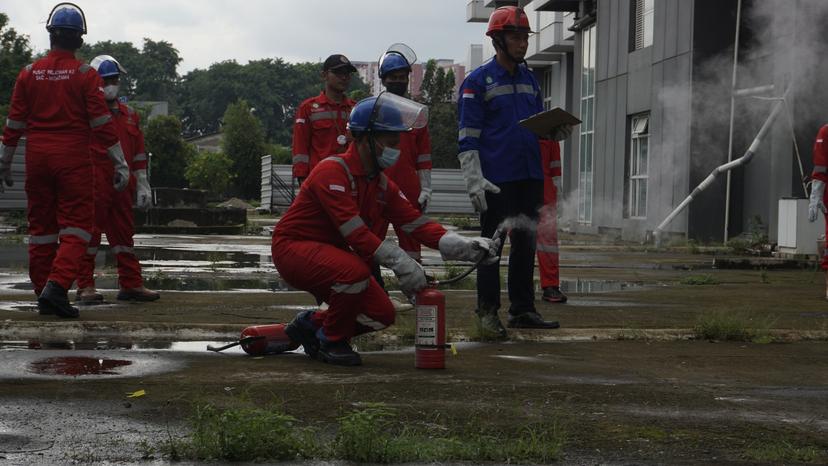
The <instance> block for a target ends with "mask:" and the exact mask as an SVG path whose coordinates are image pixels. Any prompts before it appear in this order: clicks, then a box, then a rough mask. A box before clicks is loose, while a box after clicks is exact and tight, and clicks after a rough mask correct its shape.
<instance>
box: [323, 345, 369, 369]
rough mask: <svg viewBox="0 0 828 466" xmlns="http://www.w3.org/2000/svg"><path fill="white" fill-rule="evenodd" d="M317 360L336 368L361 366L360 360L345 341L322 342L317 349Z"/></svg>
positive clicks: (357, 354)
mask: <svg viewBox="0 0 828 466" xmlns="http://www.w3.org/2000/svg"><path fill="white" fill-rule="evenodd" d="M319 359H320V360H321V361H324V362H327V363H328V364H334V365H336V366H361V365H362V358H361V357H360V356H359V353H357V352H356V351H354V349H353V348H351V345H349V344H348V342H347V341H346V340H339V341H323V342H322V345H321V346H320V347H319Z"/></svg>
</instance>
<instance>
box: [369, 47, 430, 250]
mask: <svg viewBox="0 0 828 466" xmlns="http://www.w3.org/2000/svg"><path fill="white" fill-rule="evenodd" d="M416 59H417V57H416V55H414V51H413V50H411V49H410V48H408V46H406V45H404V44H394V45H392V46H391V47H390V48H389V49H388V51H387V52H386V53H385V54H384V55H383V56H382V58H381V59H380V62H379V77H380V79H381V80H382V85H383V86H385V89H387V90H388V92H390V93H392V94H396V95H398V96H401V97H405V94H406V93H407V92H408V77H409V74H410V73H411V65H412V64H413V63H414V62H415V61H416ZM383 173H385V176H387V177H388V179H389V180H391V181H393V182H395V183H396V184H397V186H399V187H400V191H402V192H403V194H405V197H407V198H408V199H410V200H411V201H412V205H414V207H415V208H417V209H419V210H420V212H422V213H425V211H426V209H427V208H428V204H429V202H431V138H430V137H429V135H428V126H423V127H422V128H416V129H413V130H411V131H409V132H406V133H401V134H400V159H399V160H398V161H397V163H395V164H394V165H392V166H390V167H388V169H387V170H385V171H383ZM415 201H416V202H415ZM395 232H396V233H397V239H398V240H399V243H400V247H401V248H402V250H403V251H405V252H406V253H407V254H408V255H409V256H411V257H412V258H413V259H414V260H416V261H417V262H421V257H420V243H419V242H417V240H415V239H414V238H412V237H411V235H409V234H408V233H406V232H405V231H403V230H401V229H399V228H395Z"/></svg>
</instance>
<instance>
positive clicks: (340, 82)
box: [293, 54, 356, 186]
mask: <svg viewBox="0 0 828 466" xmlns="http://www.w3.org/2000/svg"><path fill="white" fill-rule="evenodd" d="M355 72H356V68H355V67H354V65H352V64H351V62H350V61H349V60H348V58H346V57H345V55H338V54H337V55H331V56H330V57H328V58H327V59H326V60H325V63H324V64H323V65H322V80H323V81H324V82H325V89H324V90H323V91H322V92H321V93H319V95H318V96H316V97H311V98H309V99H306V100H305V101H304V102H302V103H301V104H300V105H299V109H297V110H296V120H295V121H294V125H293V177H294V178H296V180H297V181H298V182H299V186H301V185H302V182H303V181H304V180H305V178H307V177H308V174H309V173H310V171H311V170H313V167H315V166H316V164H317V163H319V162H320V161H321V160H322V159H324V158H325V157H327V156H329V155H334V154H341V153H342V152H345V149H347V148H348V142H350V138H349V137H348V131H347V125H348V114H349V113H350V112H351V109H352V108H353V107H354V101H353V100H351V99H349V98H348V96H346V95H345V91H347V90H348V85H349V84H350V83H351V74H352V73H355Z"/></svg>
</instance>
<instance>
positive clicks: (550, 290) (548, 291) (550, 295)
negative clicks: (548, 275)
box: [543, 286, 566, 303]
mask: <svg viewBox="0 0 828 466" xmlns="http://www.w3.org/2000/svg"><path fill="white" fill-rule="evenodd" d="M543 300H544V301H547V302H550V303H565V302H566V295H565V294H563V292H562V291H561V289H560V288H558V287H557V286H547V287H546V288H544V289H543Z"/></svg>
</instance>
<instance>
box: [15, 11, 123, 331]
mask: <svg viewBox="0 0 828 466" xmlns="http://www.w3.org/2000/svg"><path fill="white" fill-rule="evenodd" d="M46 30H47V31H49V40H50V42H51V50H50V51H49V54H48V55H47V56H46V57H44V58H41V59H40V60H37V61H36V62H34V63H32V64H31V65H28V66H26V67H25V68H24V69H23V70H21V71H20V74H19V75H18V76H17V81H16V82H15V86H14V93H13V94H12V101H11V106H10V109H9V115H8V119H7V120H6V128H5V131H4V132H3V142H2V148H0V153H2V164H1V165H0V177H2V178H5V179H6V181H7V184H8V181H9V180H10V178H8V177H7V176H6V175H5V173H7V168H6V167H10V166H11V158H12V156H13V155H14V151H15V149H16V148H17V144H18V141H19V140H20V138H21V137H22V136H23V135H24V134H25V135H26V138H27V141H26V196H27V198H28V203H29V205H28V217H29V235H30V236H29V276H30V278H31V280H32V284H33V285H34V291H35V294H37V295H38V299H37V304H38V308H39V310H40V313H41V314H57V315H58V316H60V317H78V315H79V313H78V309H77V308H75V307H72V305H71V304H69V298H68V296H67V290H68V289H69V287H70V286H72V282H74V281H75V278H77V275H78V264H80V262H81V260H82V259H83V256H84V254H86V248H87V245H88V243H89V240H90V239H91V237H92V232H93V231H94V224H95V220H94V215H95V206H94V200H93V189H92V180H93V176H94V175H93V172H92V163H91V161H90V157H91V154H90V143H91V142H93V141H94V142H95V143H97V144H100V145H101V146H102V147H105V148H106V152H107V155H108V157H109V159H110V160H111V161H112V163H113V165H114V179H113V186H114V187H115V190H117V191H123V190H124V189H125V188H126V187H127V183H128V182H129V168H128V167H127V164H126V161H125V160H124V153H123V150H122V149H121V143H120V142H119V141H118V135H117V133H116V130H115V124H114V123H113V122H112V115H111V114H110V113H109V109H108V108H107V106H106V102H105V101H104V94H103V82H102V81H101V78H100V76H98V73H96V72H95V70H93V69H92V67H91V66H89V65H85V64H83V63H81V62H80V61H78V60H77V59H76V58H75V51H76V50H77V49H78V48H80V46H81V45H82V44H83V38H82V36H83V35H84V34H86V19H85V17H84V15H83V12H82V11H81V10H80V8H78V7H77V6H75V5H73V4H71V3H60V4H58V5H57V6H55V8H54V9H52V12H51V14H50V15H49V19H48V21H47V23H46Z"/></svg>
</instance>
